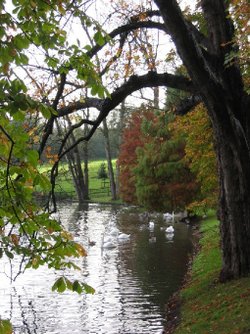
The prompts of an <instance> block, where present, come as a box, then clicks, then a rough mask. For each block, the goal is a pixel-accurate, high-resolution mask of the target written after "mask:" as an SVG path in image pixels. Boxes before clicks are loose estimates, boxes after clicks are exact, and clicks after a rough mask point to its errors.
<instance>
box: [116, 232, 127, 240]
mask: <svg viewBox="0 0 250 334" xmlns="http://www.w3.org/2000/svg"><path fill="white" fill-rule="evenodd" d="M117 238H118V239H119V240H127V239H129V238H130V234H126V233H121V234H119V235H118V237H117Z"/></svg>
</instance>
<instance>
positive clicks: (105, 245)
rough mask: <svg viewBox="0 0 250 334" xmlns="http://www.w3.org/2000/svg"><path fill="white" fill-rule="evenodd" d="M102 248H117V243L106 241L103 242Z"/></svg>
mask: <svg viewBox="0 0 250 334" xmlns="http://www.w3.org/2000/svg"><path fill="white" fill-rule="evenodd" d="M102 248H106V249H112V248H116V245H115V244H114V243H113V242H112V241H106V242H104V243H103V245H102Z"/></svg>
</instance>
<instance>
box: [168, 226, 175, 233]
mask: <svg viewBox="0 0 250 334" xmlns="http://www.w3.org/2000/svg"><path fill="white" fill-rule="evenodd" d="M166 233H169V234H172V233H174V228H173V226H169V227H167V228H166Z"/></svg>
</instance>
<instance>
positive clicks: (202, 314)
mask: <svg viewBox="0 0 250 334" xmlns="http://www.w3.org/2000/svg"><path fill="white" fill-rule="evenodd" d="M200 231H201V239H200V245H201V249H200V251H199V253H198V255H197V256H196V258H195V260H194V262H193V265H192V271H191V276H190V280H189V282H188V284H187V285H186V286H185V288H184V289H183V290H182V291H181V293H180V297H181V322H180V324H179V325H178V327H177V328H176V329H175V331H174V334H188V333H192V334H208V333H214V334H222V333H223V334H248V333H250V277H247V278H242V279H239V280H233V281H230V282H227V283H223V284H222V283H219V282H218V279H217V278H218V276H219V271H220V268H221V252H220V248H219V223H218V221H217V220H216V219H215V218H214V217H213V218H209V219H206V220H205V221H203V222H202V224H201V228H200Z"/></svg>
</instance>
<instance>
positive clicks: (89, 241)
mask: <svg viewBox="0 0 250 334" xmlns="http://www.w3.org/2000/svg"><path fill="white" fill-rule="evenodd" d="M88 244H89V246H95V244H96V242H95V241H93V240H90V239H89V238H88Z"/></svg>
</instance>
